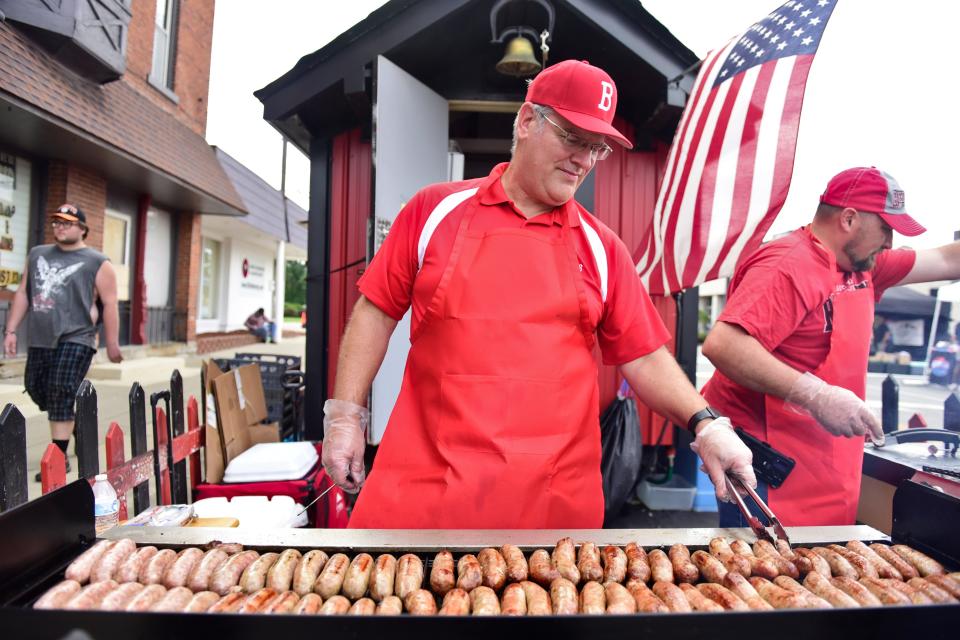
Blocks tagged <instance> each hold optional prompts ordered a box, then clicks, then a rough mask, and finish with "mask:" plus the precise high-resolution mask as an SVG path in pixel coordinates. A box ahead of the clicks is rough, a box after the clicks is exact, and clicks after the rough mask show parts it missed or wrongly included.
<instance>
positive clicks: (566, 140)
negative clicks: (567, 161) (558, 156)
mask: <svg viewBox="0 0 960 640" xmlns="http://www.w3.org/2000/svg"><path fill="white" fill-rule="evenodd" d="M540 115H541V116H542V117H543V119H544V120H546V121H547V122H549V123H550V124H552V125H553V126H554V128H555V129H556V130H557V135H558V136H560V140H561V141H562V142H563V146H564V147H566V148H567V149H570V150H572V151H575V152H580V151H583V150H585V149H587V150H589V151H590V157H591V158H592V159H594V160H598V161H599V160H606V159H607V158H608V157H609V156H610V153H611V152H612V151H613V149H611V148H610V145H608V144H606V143H605V142H587V141H586V140H584V139H583V138H581V137H580V136H578V135H577V134H575V133H572V132H570V131H567V130H566V129H564V128H563V127H561V126H560V125H558V124H557V123H556V122H554V121H553V120H551V119H550V118H549V117H548V116H546V115H545V114H542V113H541V114H540Z"/></svg>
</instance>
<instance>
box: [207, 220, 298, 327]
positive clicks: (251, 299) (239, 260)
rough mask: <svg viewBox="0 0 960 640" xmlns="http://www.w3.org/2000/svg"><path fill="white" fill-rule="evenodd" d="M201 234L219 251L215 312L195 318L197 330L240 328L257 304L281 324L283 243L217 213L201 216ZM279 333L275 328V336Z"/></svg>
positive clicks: (284, 267) (284, 273) (284, 261)
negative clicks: (211, 241) (212, 316)
mask: <svg viewBox="0 0 960 640" xmlns="http://www.w3.org/2000/svg"><path fill="white" fill-rule="evenodd" d="M258 234H260V235H259V236H258ZM201 235H202V236H203V237H205V238H210V239H212V240H216V241H217V242H219V243H220V253H221V255H220V270H219V282H218V283H217V294H218V296H217V297H218V305H217V314H216V317H215V318H209V319H201V318H198V319H197V333H210V332H221V331H234V330H237V329H242V328H243V323H244V321H245V320H246V319H247V317H248V316H249V315H250V314H251V313H253V312H254V311H256V310H257V309H258V308H260V307H263V309H264V311H265V313H266V314H267V317H269V318H270V319H271V320H274V321H276V322H278V323H280V324H281V325H282V323H283V298H284V288H285V287H284V283H285V278H286V257H287V256H286V253H287V251H286V249H287V245H286V243H285V242H283V241H282V240H278V239H276V238H271V237H267V236H263V235H262V234H261V232H259V231H257V230H255V229H253V228H252V227H251V226H249V225H247V224H244V223H242V222H240V221H237V220H229V219H225V218H223V217H221V216H204V219H203V221H202V228H201ZM251 240H253V241H251ZM244 262H246V270H244ZM245 271H246V272H245ZM198 295H199V292H198ZM280 333H281V332H280V330H279V328H278V337H279V335H280Z"/></svg>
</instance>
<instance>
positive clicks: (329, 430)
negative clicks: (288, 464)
mask: <svg viewBox="0 0 960 640" xmlns="http://www.w3.org/2000/svg"><path fill="white" fill-rule="evenodd" d="M369 423H370V411H369V410H368V409H367V408H366V407H361V406H360V405H358V404H353V403H352V402H347V401H346V400H327V401H326V402H325V403H324V404H323V458H322V459H323V468H324V469H326V471H327V475H328V476H330V479H331V480H333V482H334V483H335V484H336V485H338V486H339V487H340V488H342V489H343V490H344V491H346V492H347V493H357V492H358V491H360V487H362V486H363V481H364V479H365V475H366V472H365V470H364V467H363V452H364V449H366V446H367V442H366V438H365V434H366V432H367V425H368V424H369Z"/></svg>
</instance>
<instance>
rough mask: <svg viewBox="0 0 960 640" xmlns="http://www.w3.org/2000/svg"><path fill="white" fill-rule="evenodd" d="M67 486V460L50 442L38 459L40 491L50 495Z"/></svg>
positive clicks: (58, 448)
mask: <svg viewBox="0 0 960 640" xmlns="http://www.w3.org/2000/svg"><path fill="white" fill-rule="evenodd" d="M65 484H67V459H66V457H65V456H64V455H63V451H60V447H58V446H57V445H55V444H53V443H52V442H51V443H50V444H48V445H47V450H46V451H44V452H43V457H42V458H40V490H41V491H42V492H43V493H45V494H46V493H50V492H51V491H53V490H55V489H59V488H60V487H62V486H64V485H65Z"/></svg>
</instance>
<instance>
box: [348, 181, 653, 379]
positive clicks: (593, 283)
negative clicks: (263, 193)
mask: <svg viewBox="0 0 960 640" xmlns="http://www.w3.org/2000/svg"><path fill="white" fill-rule="evenodd" d="M507 166H508V165H507V163H504V164H500V165H497V166H496V167H495V168H494V170H493V171H492V172H491V173H490V175H489V176H487V177H486V178H482V179H475V180H465V181H462V182H449V183H442V184H436V185H431V186H429V187H426V188H425V189H422V190H421V191H419V192H418V193H417V194H416V195H415V196H414V197H413V198H412V199H411V200H410V202H408V203H407V204H406V206H404V208H403V210H401V211H400V213H399V214H398V215H397V218H396V220H395V221H394V222H393V225H392V226H391V228H390V232H389V233H388V234H387V238H386V240H385V241H384V243H383V246H381V247H380V250H379V251H377V254H376V255H375V256H374V258H373V261H372V262H371V263H370V267H369V268H368V269H367V270H366V272H365V273H364V274H363V277H362V278H361V279H360V281H359V282H358V284H357V286H358V287H359V289H360V292H361V293H362V294H363V295H364V296H365V297H366V298H367V299H369V300H370V301H371V302H372V303H373V304H375V305H376V306H377V307H378V308H379V309H380V310H382V311H383V312H384V313H386V314H387V315H389V316H390V317H392V318H394V319H395V320H400V318H402V317H403V315H404V313H406V311H407V309H408V308H411V307H412V322H411V331H416V329H417V326H418V325H419V323H420V321H421V320H422V319H423V315H424V313H425V312H426V309H427V305H428V304H429V303H430V300H431V298H432V296H433V293H434V291H435V290H436V288H437V284H438V283H439V281H440V277H441V275H442V274H443V271H444V269H445V268H446V266H447V262H448V260H449V259H450V252H451V250H452V248H453V241H454V239H455V238H456V234H457V230H458V229H459V227H460V222H461V221H462V220H463V217H464V215H465V214H466V213H467V212H468V211H469V209H470V208H471V207H480V211H478V212H477V214H476V215H474V217H473V220H472V221H471V223H470V229H471V230H474V231H488V230H492V229H510V228H521V227H522V228H526V229H531V230H534V231H536V232H537V233H539V234H543V236H544V237H546V238H551V239H554V238H558V237H559V236H560V234H561V232H562V228H563V227H564V226H565V225H568V226H569V227H570V231H571V232H572V238H573V240H574V247H575V250H576V254H577V260H578V262H579V268H580V274H581V275H582V277H583V282H584V285H585V288H586V292H587V307H588V316H589V322H590V324H591V326H592V327H594V329H595V331H596V333H597V342H598V343H599V345H600V350H601V353H602V354H603V361H604V363H606V364H615V365H619V364H624V363H627V362H630V361H631V360H634V359H636V358H639V357H640V356H643V355H646V354H648V353H650V352H652V351H654V350H656V349H657V348H659V347H660V346H662V345H663V344H665V343H666V342H667V340H668V339H669V338H670V334H669V332H668V331H667V329H666V327H664V325H663V322H662V321H661V320H660V316H659V315H658V314H657V312H656V310H655V309H654V307H653V304H652V303H651V301H650V297H649V296H648V295H647V292H646V290H645V289H644V287H643V285H642V284H641V282H640V278H639V277H638V276H637V272H636V269H635V268H634V264H633V259H632V258H631V256H630V252H629V251H628V250H627V247H626V245H624V244H623V242H622V241H621V240H620V239H619V238H618V237H617V236H616V234H615V233H613V231H611V230H610V229H609V228H608V227H607V226H606V225H604V224H603V223H601V222H600V221H599V220H597V219H596V218H594V217H593V216H592V215H590V213H589V212H588V211H587V210H586V209H584V208H583V207H582V206H580V205H579V204H578V203H577V202H576V201H574V200H571V201H569V202H567V203H566V204H564V205H562V206H560V207H557V208H556V209H553V210H552V211H548V212H546V213H542V214H540V215H538V216H535V217H533V218H529V219H528V218H526V217H525V216H524V215H523V214H521V213H520V212H519V211H518V210H517V208H516V206H515V205H514V204H513V202H511V201H510V199H509V198H508V197H507V195H506V193H505V192H504V190H503V186H502V185H501V183H500V177H501V176H502V175H503V172H504V170H505V169H506V168H507ZM472 190H475V192H473V191H472ZM582 224H586V225H588V228H587V229H584V228H583V227H582ZM591 238H592V239H593V240H594V246H593V248H591ZM597 242H598V243H599V244H597ZM601 250H602V256H603V257H604V258H605V261H606V270H605V273H606V278H604V276H603V273H604V271H603V270H602V268H601V266H600V265H598V257H597V256H596V255H595V253H594V251H601ZM518 277H522V274H518V273H516V272H514V271H512V270H511V268H510V265H509V264H504V265H503V282H502V284H503V286H504V287H508V286H510V282H511V280H512V279H514V278H518ZM604 280H606V282H605V283H604ZM604 284H606V300H605V301H604V295H603V294H604V291H603V289H604Z"/></svg>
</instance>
